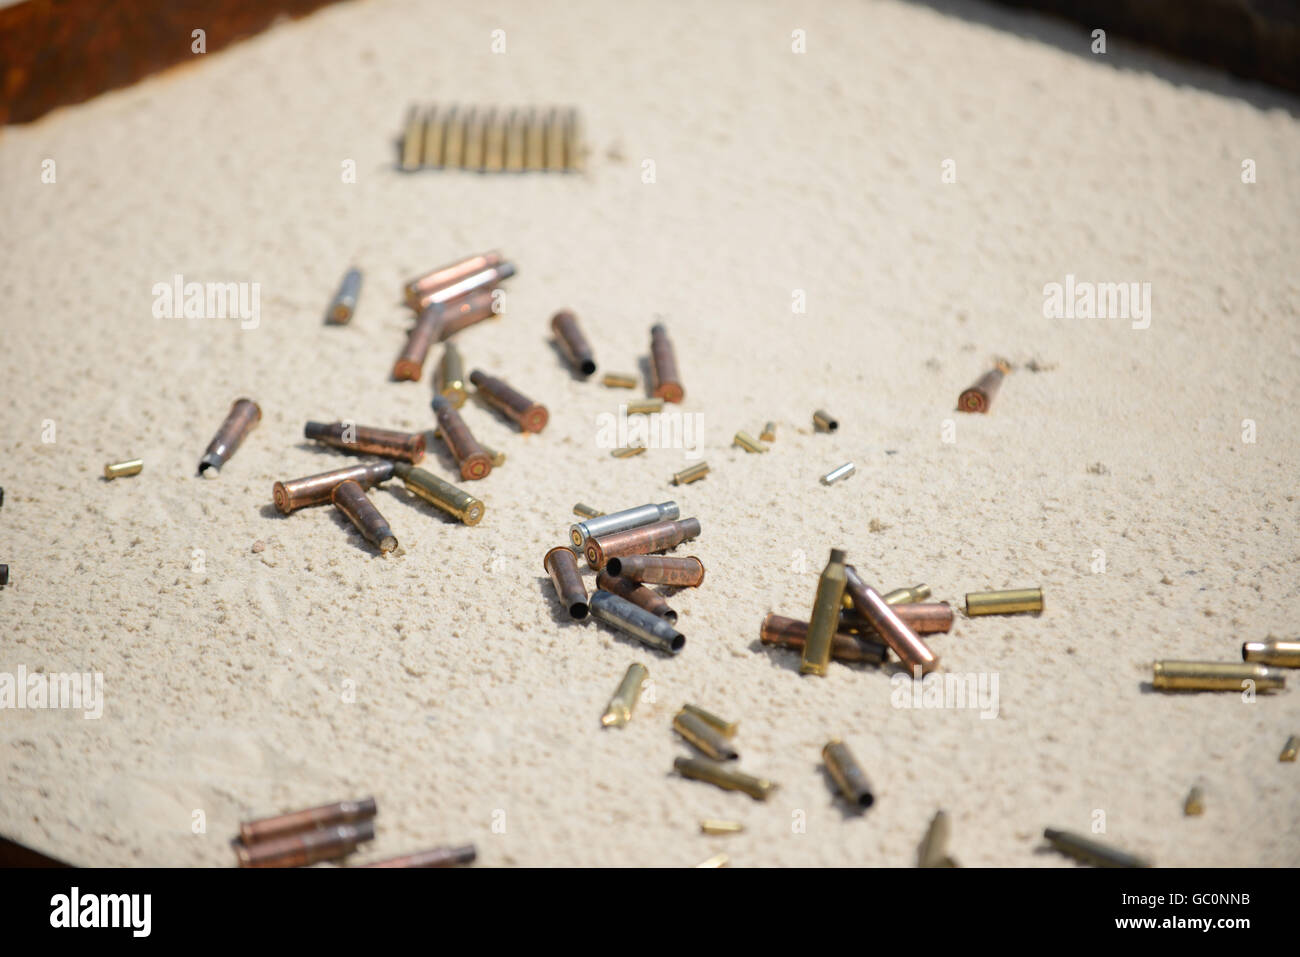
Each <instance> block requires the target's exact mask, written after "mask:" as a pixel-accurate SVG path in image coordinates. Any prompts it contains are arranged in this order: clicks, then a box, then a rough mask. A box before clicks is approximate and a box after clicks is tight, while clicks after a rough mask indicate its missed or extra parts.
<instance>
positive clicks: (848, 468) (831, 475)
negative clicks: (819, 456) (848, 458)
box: [821, 462, 858, 485]
mask: <svg viewBox="0 0 1300 957" xmlns="http://www.w3.org/2000/svg"><path fill="white" fill-rule="evenodd" d="M857 470H858V467H857V466H856V465H854V464H853V463H852V462H845V463H844V464H843V465H839V466H836V467H835V468H833V469H831V470H830V471H829V472H827V473H826V474H825V475H823V476H822V478H821V482H822V484H823V485H834V484H835V483H836V482H838V481H840V480H841V479H846V478H848V477H849V476H850V475H852V474H853V473H854V472H856V471H857Z"/></svg>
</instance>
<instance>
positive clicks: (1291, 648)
mask: <svg viewBox="0 0 1300 957" xmlns="http://www.w3.org/2000/svg"><path fill="white" fill-rule="evenodd" d="M1241 660H1242V661H1253V662H1255V663H1256V664H1261V665H1274V666H1276V667H1278V668H1300V641H1247V642H1245V643H1244V644H1243V645H1242V646H1241Z"/></svg>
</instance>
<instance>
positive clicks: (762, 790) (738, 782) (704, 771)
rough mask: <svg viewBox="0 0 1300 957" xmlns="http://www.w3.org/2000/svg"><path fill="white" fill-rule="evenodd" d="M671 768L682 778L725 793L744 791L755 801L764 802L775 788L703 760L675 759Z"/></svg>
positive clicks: (736, 771)
mask: <svg viewBox="0 0 1300 957" xmlns="http://www.w3.org/2000/svg"><path fill="white" fill-rule="evenodd" d="M673 767H674V768H675V769H676V770H677V773H678V774H680V775H681V776H682V777H684V778H691V779H692V780H695V781H707V782H708V783H709V784H713V785H716V786H717V787H720V788H723V789H724V790H727V791H744V792H745V793H746V794H748V795H749V796H750V797H752V798H753V799H754V800H756V801H766V800H767V799H768V798H769V797H771V796H772V793H773V792H774V791H775V790H776V789H777V786H776V785H775V784H773V783H772V782H771V781H769V780H767V779H766V778H756V777H754V776H753V775H751V774H745V773H744V772H743V771H738V770H736V769H735V768H732V767H729V766H727V765H726V764H721V763H719V762H717V761H709V760H707V759H705V758H677V759H676V760H675V761H673Z"/></svg>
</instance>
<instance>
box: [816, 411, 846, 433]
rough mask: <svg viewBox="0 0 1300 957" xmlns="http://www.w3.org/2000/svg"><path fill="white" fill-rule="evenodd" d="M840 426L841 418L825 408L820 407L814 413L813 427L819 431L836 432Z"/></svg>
mask: <svg viewBox="0 0 1300 957" xmlns="http://www.w3.org/2000/svg"><path fill="white" fill-rule="evenodd" d="M839 427H840V421H839V419H837V418H835V416H833V415H831V414H830V413H829V412H827V411H826V410H825V409H818V410H817V411H816V412H814V413H813V428H814V429H816V430H817V431H818V432H835V431H837V430H838V429H839Z"/></svg>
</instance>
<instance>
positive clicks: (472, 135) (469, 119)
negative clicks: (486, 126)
mask: <svg viewBox="0 0 1300 957" xmlns="http://www.w3.org/2000/svg"><path fill="white" fill-rule="evenodd" d="M464 136H465V153H464V156H463V157H462V158H461V163H460V168H461V169H466V170H478V169H480V168H481V167H482V165H483V119H482V117H480V116H479V112H478V110H477V109H475V108H474V107H472V106H471V107H470V108H469V109H468V110H466V111H465V133H464Z"/></svg>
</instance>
